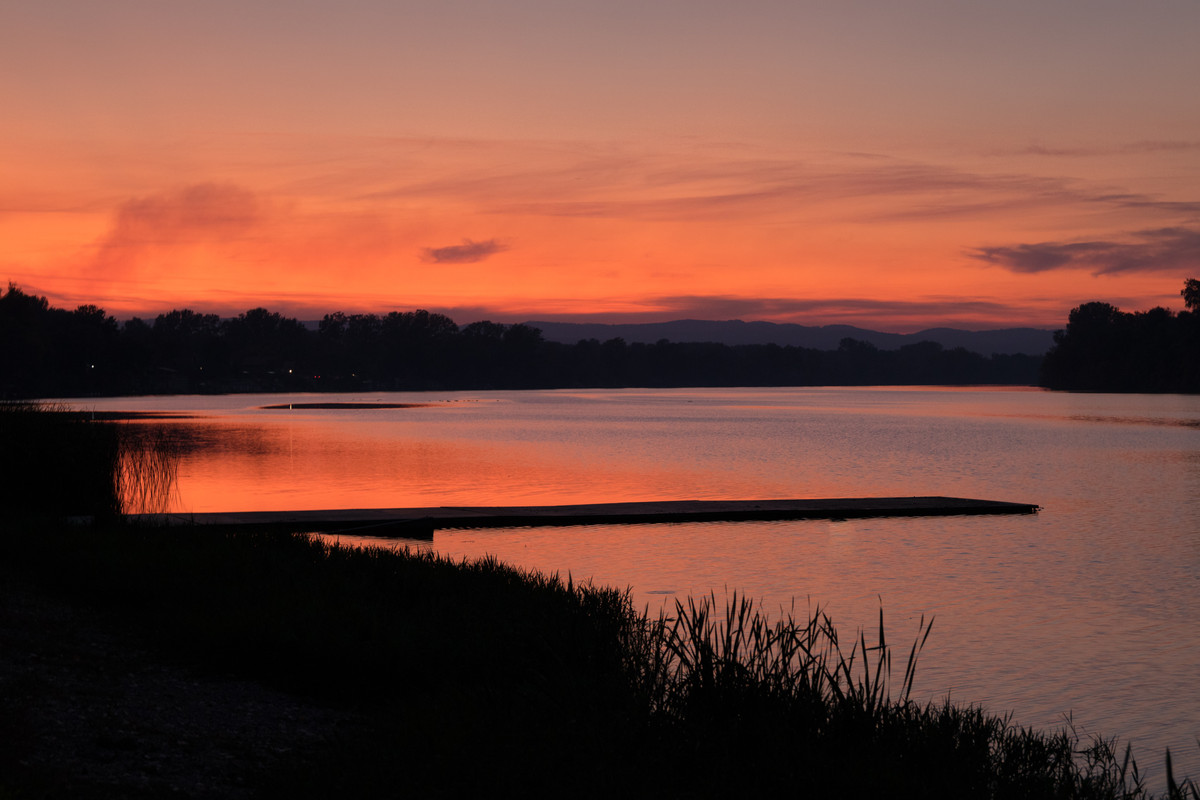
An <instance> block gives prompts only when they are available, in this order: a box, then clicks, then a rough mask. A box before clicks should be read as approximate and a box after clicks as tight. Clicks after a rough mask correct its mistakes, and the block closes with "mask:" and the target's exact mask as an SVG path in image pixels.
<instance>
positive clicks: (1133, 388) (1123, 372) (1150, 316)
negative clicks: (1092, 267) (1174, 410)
mask: <svg viewBox="0 0 1200 800" xmlns="http://www.w3.org/2000/svg"><path fill="white" fill-rule="evenodd" d="M1180 294H1181V295H1183V302H1184V306H1185V307H1186V310H1184V311H1181V312H1179V313H1178V314H1176V313H1174V312H1172V311H1170V310H1169V309H1166V308H1161V307H1157V308H1152V309H1150V310H1149V311H1133V312H1127V311H1121V310H1120V309H1119V308H1116V307H1115V306H1112V305H1110V304H1108V303H1101V302H1091V303H1085V304H1083V305H1081V306H1077V307H1075V308H1074V309H1072V310H1071V313H1070V316H1069V318H1068V321H1067V327H1066V328H1065V329H1063V330H1060V331H1058V332H1056V333H1055V334H1054V346H1053V347H1051V349H1050V351H1049V352H1048V353H1046V357H1045V359H1044V361H1043V363H1042V370H1041V376H1040V384H1041V385H1042V386H1045V387H1046V388H1049V389H1072V390H1076V391H1093V392H1186V393H1197V392H1200V280H1196V279H1195V278H1189V279H1187V280H1186V281H1184V285H1183V289H1182V290H1181V291H1180Z"/></svg>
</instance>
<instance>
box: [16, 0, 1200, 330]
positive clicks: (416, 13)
mask: <svg viewBox="0 0 1200 800" xmlns="http://www.w3.org/2000/svg"><path fill="white" fill-rule="evenodd" d="M1198 34H1200V3H1197V2H1195V0H1147V2H1142V3H1132V2H1112V1H1111V0H1037V1H1036V2H1027V0H1006V2H1003V3H993V2H984V1H983V0H958V1H957V2H950V1H949V0H915V1H912V2H904V1H902V0H889V1H886V2H883V1H881V2H865V1H863V0H844V1H843V2H820V3H818V2H807V1H806V0H787V2H774V1H773V0H740V1H739V2H736V3H735V2H706V1H705V0H690V1H689V2H678V1H677V0H660V1H659V2H653V1H652V0H638V2H627V1H626V0H603V2H590V1H585V0H579V1H578V2H576V1H573V0H554V1H548V0H505V1H504V2H483V1H482V0H473V1H472V0H440V1H439V2H437V3H432V2H429V3H425V2H422V3H413V2H405V0H342V1H341V2H336V3H334V2H323V1H318V0H287V2H282V0H279V1H275V0H272V1H270V2H254V1H253V0H238V2H226V0H206V1H205V2H191V1H190V0H167V1H166V2H164V1H163V0H105V2H102V3H98V2H94V0H55V2H49V3H42V2H32V1H30V2H22V1H21V0H17V2H13V3H5V4H4V5H3V8H2V9H0V109H2V111H0V285H7V283H12V284H15V285H16V286H17V287H19V288H20V289H21V290H22V291H25V292H27V293H34V294H38V295H44V296H46V297H47V298H48V299H49V300H50V302H51V304H52V305H56V306H59V307H64V308H74V307H75V306H77V305H80V304H85V303H91V304H96V305H99V306H101V307H103V308H104V309H105V310H106V311H108V312H109V313H110V314H113V315H115V316H117V317H118V318H128V317H129V316H133V315H137V316H142V317H153V316H155V315H157V314H159V313H164V312H166V311H169V310H172V309H175V308H191V309H193V310H197V311H202V312H204V313H219V314H221V315H222V316H232V315H236V314H238V313H240V312H243V311H245V310H247V309H250V308H254V307H259V306H263V307H266V308H268V309H270V310H272V311H279V312H282V313H284V314H286V315H288V316H294V317H299V318H301V319H320V318H321V317H322V316H323V315H324V314H326V313H330V312H333V311H344V312H346V313H365V312H370V313H384V312H387V311H392V310H402V311H403V310H412V309H416V308H425V309H429V310H431V311H438V312H441V313H445V314H448V315H449V316H450V317H451V318H453V319H454V320H455V321H456V322H459V323H460V324H466V323H468V322H472V321H476V320H480V319H491V320H494V321H499V322H516V321H523V320H530V319H536V320H574V321H605V322H635V321H643V322H649V321H663V320H671V319H682V318H691V319H721V320H724V319H745V320H771V321H776V322H797V323H801V324H806V325H825V324H834V323H848V324H855V325H859V326H861V327H867V328H873V329H877V330H887V331H895V332H911V331H916V330H921V329H924V328H929V327H935V326H951V327H960V328H968V329H974V330H979V329H992V328H1005V327H1017V326H1034V327H1043V328H1059V327H1062V326H1063V325H1064V324H1065V321H1066V317H1067V314H1068V313H1069V311H1070V309H1071V308H1072V307H1074V306H1077V305H1079V304H1081V303H1084V302H1089V301H1092V300H1102V301H1105V302H1110V303H1112V304H1114V305H1117V306H1119V307H1121V308H1123V309H1125V310H1139V309H1145V308H1150V307H1153V306H1159V305H1161V306H1165V307H1167V308H1171V309H1174V310H1179V309H1181V308H1182V307H1183V304H1182V298H1181V297H1180V296H1179V291H1180V289H1181V288H1182V286H1183V282H1184V280H1185V279H1186V278H1188V277H1200V99H1197V97H1198V96H1197V93H1196V85H1195V84H1196V78H1197V76H1200V47H1197V46H1196V39H1197V35H1198Z"/></svg>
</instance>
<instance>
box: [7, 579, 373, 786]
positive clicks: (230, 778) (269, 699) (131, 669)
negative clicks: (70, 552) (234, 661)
mask: <svg viewBox="0 0 1200 800" xmlns="http://www.w3.org/2000/svg"><path fill="white" fill-rule="evenodd" d="M356 722H357V721H356V718H355V717H354V716H353V715H352V714H351V713H350V712H348V711H345V710H341V709H336V708H331V707H329V706H323V705H321V704H319V703H316V702H314V701H311V700H309V699H306V698H301V697H295V696H292V695H289V694H286V693H283V692H280V691H277V690H274V689H271V688H268V687H265V686H262V685H260V684H256V683H253V682H249V681H244V680H237V679H234V678H230V677H227V676H220V675H213V674H211V673H209V672H206V671H203V670H200V669H197V668H194V667H192V666H189V665H187V664H182V663H178V662H177V661H175V660H174V659H172V658H170V657H166V656H164V655H163V654H162V653H160V652H158V651H156V650H155V649H154V648H153V647H151V646H150V645H148V644H147V642H146V641H145V638H144V637H143V636H140V635H139V633H138V632H137V631H136V630H134V629H133V628H132V627H130V626H129V625H128V624H127V623H125V622H123V621H122V620H120V619H119V618H117V617H115V616H113V615H111V614H107V613H103V612H100V611H98V610H96V609H92V608H88V607H86V606H85V605H84V604H82V603H79V602H69V601H66V600H64V599H62V598H59V597H54V596H50V595H47V594H45V593H44V592H41V591H38V590H36V589H35V588H34V587H33V586H31V585H30V584H29V582H28V581H26V580H25V579H24V578H22V577H21V576H19V575H16V574H13V573H12V572H11V571H10V570H5V569H4V568H3V567H2V565H0V798H7V797H22V798H24V797H71V798H89V797H91V798H97V797H104V798H108V797H131V798H139V797H147V798H149V797H155V798H159V797H186V798H249V797H254V796H257V795H258V790H259V788H260V785H261V782H262V780H263V778H264V776H267V775H269V774H270V773H271V771H272V770H273V769H278V768H279V767H280V765H281V764H285V763H287V762H288V761H289V760H291V759H294V758H296V757H303V756H304V754H305V753H306V752H309V751H316V750H319V749H320V748H321V747H322V746H323V745H324V744H325V743H327V742H329V741H331V739H332V738H333V737H336V736H338V735H339V733H341V732H344V731H346V730H348V729H349V728H351V727H353V726H354V725H356Z"/></svg>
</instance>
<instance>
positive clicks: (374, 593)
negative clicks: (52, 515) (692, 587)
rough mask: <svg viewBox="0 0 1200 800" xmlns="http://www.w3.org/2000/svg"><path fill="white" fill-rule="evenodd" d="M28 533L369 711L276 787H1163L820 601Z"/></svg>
mask: <svg viewBox="0 0 1200 800" xmlns="http://www.w3.org/2000/svg"><path fill="white" fill-rule="evenodd" d="M23 533H24V535H22V536H19V537H9V541H8V542H7V543H6V549H7V551H8V553H7V555H6V562H7V564H8V566H9V567H10V568H18V569H20V571H21V572H22V574H23V575H25V576H29V577H31V578H33V579H36V581H37V582H38V583H39V585H40V586H41V587H42V588H43V589H44V590H46V591H48V592H52V593H55V594H58V595H62V596H67V597H71V598H75V599H76V601H78V602H85V603H87V604H89V605H91V606H95V607H102V608H106V609H110V610H114V611H116V612H118V613H119V614H120V615H121V616H122V617H123V618H125V619H127V620H130V621H132V622H133V623H134V624H136V626H137V627H138V629H139V630H140V631H142V632H143V635H144V636H145V637H146V639H147V641H149V642H151V643H153V645H154V646H155V647H157V648H161V650H162V652H163V653H165V654H168V655H169V656H170V657H171V658H176V659H183V660H185V661H188V662H190V663H195V664H199V665H202V667H203V668H205V669H207V670H211V671H213V672H214V673H220V674H236V675H238V676H242V677H250V678H253V679H255V680H258V681H262V682H265V683H268V684H271V685H274V686H277V687H281V688H284V689H286V690H288V691H290V692H295V693H300V694H303V695H305V696H308V697H310V698H317V699H319V700H320V701H321V702H324V703H328V704H330V705H336V706H338V707H341V708H350V709H355V710H356V711H357V712H359V713H361V714H362V715H363V718H364V719H366V720H367V724H366V725H365V726H363V727H362V728H360V729H357V732H356V733H353V734H344V735H342V736H341V737H340V738H337V739H335V740H333V741H331V742H329V743H328V744H327V746H326V747H324V748H323V749H322V751H321V752H320V754H319V755H318V756H316V757H314V756H313V755H311V754H309V755H306V756H305V757H304V758H303V760H301V761H298V762H297V763H292V764H289V765H287V767H286V768H285V769H278V768H273V769H272V770H271V771H270V772H269V774H263V775H259V776H256V779H255V780H256V781H257V782H258V785H259V787H260V788H261V791H262V793H263V795H264V796H291V797H327V796H333V795H340V796H360V797H386V796H395V795H411V796H463V795H467V794H473V793H487V794H495V793H497V792H498V791H500V790H502V789H504V788H506V787H507V788H516V789H518V790H520V791H522V792H523V793H526V794H529V795H534V796H541V795H550V794H563V793H570V794H573V795H584V796H612V795H613V794H614V793H624V794H633V795H634V796H651V795H656V796H670V797H688V796H691V797H717V796H722V797H724V796H730V795H743V796H745V795H747V794H760V793H763V792H767V791H771V792H783V793H785V794H787V795H792V796H821V797H825V796H839V797H879V796H893V797H894V796H920V797H955V798H962V797H997V798H999V797H1013V798H1017V797H1020V798H1039V797H1046V798H1051V797H1053V798H1059V797H1063V798H1071V797H1080V798H1085V797H1086V798H1090V797H1106V798H1108V797H1145V796H1147V795H1146V793H1145V791H1144V789H1143V788H1142V787H1141V786H1140V785H1139V783H1138V780H1137V777H1136V768H1135V767H1134V765H1133V764H1132V762H1131V761H1129V760H1127V758H1128V756H1127V754H1126V753H1121V752H1117V751H1116V750H1115V748H1114V747H1112V746H1111V745H1110V744H1107V743H1104V742H1081V741H1079V740H1078V739H1077V738H1076V737H1075V736H1073V735H1072V734H1071V733H1070V732H1069V731H1064V732H1059V733H1039V732H1035V731H1030V730H1024V729H1019V728H1016V727H1014V726H1012V725H1010V724H1008V723H1007V722H1006V721H1005V720H1003V719H1000V718H997V717H994V716H990V715H988V714H986V713H984V712H983V711H981V710H979V709H975V708H966V707H957V706H948V705H921V704H918V703H915V702H913V701H912V700H911V699H910V698H909V696H908V692H909V688H910V686H911V680H912V675H913V671H914V669H916V661H917V655H918V654H919V650H920V645H921V644H922V643H923V640H924V637H925V636H927V635H928V633H929V630H928V627H927V626H923V627H922V630H921V631H920V632H919V634H918V639H917V640H916V641H915V642H913V643H911V644H910V646H905V647H904V648H902V652H901V653H900V657H898V658H897V660H896V663H894V664H893V662H892V658H893V653H892V649H891V647H890V646H889V645H888V644H887V642H886V641H885V633H884V630H883V626H882V624H881V625H880V628H879V630H878V631H873V632H872V635H870V636H867V635H864V634H860V635H859V636H857V637H855V638H854V639H853V640H851V641H843V640H841V639H839V636H838V632H837V629H836V627H835V626H834V624H833V623H832V622H831V621H830V620H829V619H827V618H826V617H824V616H823V615H821V614H819V613H818V614H816V615H814V616H813V617H812V618H811V619H801V620H794V619H782V620H777V621H773V622H772V621H770V620H767V619H766V618H765V617H764V616H763V615H762V614H760V613H758V611H757V610H756V609H754V608H753V607H752V606H750V605H749V604H748V603H746V602H744V601H740V600H736V599H735V600H734V601H733V602H732V603H730V604H728V605H727V606H726V607H725V608H724V609H723V610H722V609H721V608H719V607H718V606H716V605H715V604H714V603H713V602H712V601H711V599H709V600H707V601H700V602H691V601H689V603H688V604H686V605H682V606H680V607H679V608H678V609H677V613H676V614H674V615H673V616H672V617H671V618H659V619H647V618H645V617H644V616H642V615H639V614H638V613H636V612H635V611H634V609H633V608H632V606H631V604H630V602H629V600H628V597H627V595H625V594H623V593H621V592H618V591H615V590H612V589H605V588H597V587H591V586H580V585H578V584H573V583H572V582H571V581H570V580H567V581H563V580H560V579H558V578H555V577H547V576H543V575H538V574H528V573H522V572H520V571H517V570H514V569H512V568H509V567H507V566H504V565H502V564H499V563H496V562H495V561H481V562H474V563H465V564H455V563H451V562H448V561H446V560H443V559H440V558H437V557H434V556H431V555H428V554H414V553H407V552H390V551H384V550H378V549H372V550H353V549H349V548H345V547H338V546H330V545H327V544H324V543H321V542H319V541H316V540H312V539H309V538H306V537H303V536H289V535H258V534H245V535H233V534H231V535H213V534H211V533H206V532H203V531H199V530H175V529H172V530H171V531H169V532H168V531H165V530H137V529H129V528H122V527H119V526H117V527H111V528H107V529H93V528H86V529H79V528H70V527H63V526H45V527H41V528H39V529H37V530H33V529H29V530H25V531H24V532H23ZM893 670H894V672H895V675H896V677H895V678H893ZM0 785H2V784H0ZM1172 796H1180V797H1190V798H1196V797H1197V796H1200V795H1198V793H1197V791H1196V789H1195V787H1194V786H1192V785H1190V784H1188V785H1185V786H1183V787H1176V788H1175V789H1174V790H1173V794H1172Z"/></svg>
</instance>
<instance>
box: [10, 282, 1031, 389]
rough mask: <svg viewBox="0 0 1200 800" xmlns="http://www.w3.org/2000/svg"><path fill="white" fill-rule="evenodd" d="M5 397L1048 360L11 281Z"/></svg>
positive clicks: (795, 376)
mask: <svg viewBox="0 0 1200 800" xmlns="http://www.w3.org/2000/svg"><path fill="white" fill-rule="evenodd" d="M0 342H2V343H3V346H2V347H0V397H8V398H32V397H83V396H106V395H134V394H179V393H223V392H276V391H328V392H339V391H360V390H378V391H395V390H430V389H438V390H454V389H535V388H597V387H606V388H616V387H630V386H637V387H676V386H818V385H872V384H910V385H912V384H959V385H965V384H1025V385H1031V384H1033V383H1035V382H1036V380H1037V375H1038V368H1039V365H1040V362H1041V359H1040V357H1037V356H1029V355H1019V354H1018V355H999V354H997V355H992V356H983V355H980V354H978V353H973V352H970V351H967V350H965V349H963V348H953V349H944V348H943V347H942V346H941V345H939V344H937V343H934V342H921V343H918V344H914V345H907V346H905V347H901V348H900V349H898V350H880V349H878V348H877V347H875V346H874V345H871V344H869V343H866V342H861V341H857V340H854V339H844V340H842V342H841V345H840V346H839V347H838V349H836V350H828V351H826V350H816V349H811V348H804V347H795V346H781V345H774V344H763V345H725V344H720V343H714V342H671V341H667V340H665V339H664V340H661V341H658V342H656V343H653V344H644V343H629V342H626V341H624V340H623V339H620V338H615V339H610V340H608V341H604V342H601V341H598V340H596V339H584V340H581V341H579V342H576V343H575V344H563V343H559V342H550V341H547V340H546V339H544V338H543V337H542V334H541V332H540V331H539V330H538V329H537V328H533V327H530V326H528V325H522V324H512V325H506V324H501V323H496V322H490V321H482V322H473V323H471V324H469V325H464V326H462V327H460V326H459V325H457V324H456V323H455V322H454V321H453V320H451V319H450V318H449V317H447V316H445V315H442V314H436V313H431V312H429V311H425V310H416V311H392V312H390V313H387V314H383V315H377V314H345V313H342V312H335V313H331V314H326V315H325V317H324V318H323V319H322V320H321V321H320V323H319V324H318V325H317V326H316V329H315V330H312V329H310V328H308V327H306V326H305V325H304V324H303V323H301V322H300V321H298V320H296V319H292V318H288V317H285V316H282V315H280V314H278V313H275V312H271V311H268V310H267V309H265V308H254V309H250V310H249V311H246V312H245V313H243V314H239V315H238V316H237V317H234V318H228V319H221V318H219V317H218V316H217V315H215V314H204V313H200V312H197V311H193V310H191V309H181V310H180V309H177V310H174V311H171V312H169V313H165V314H160V315H158V316H157V317H156V318H154V319H153V320H144V319H140V318H137V317H135V318H133V319H130V320H128V321H126V322H124V323H123V324H122V323H119V322H118V321H117V320H116V319H115V318H114V317H112V316H110V315H108V314H107V313H106V312H105V311H104V310H103V309H101V308H99V307H97V306H94V305H82V306H79V307H78V308H76V309H74V310H71V311H68V310H65V309H60V308H54V307H52V306H50V304H49V302H48V301H47V299H46V298H44V297H38V296H36V295H32V294H27V293H25V292H22V291H21V290H20V289H19V288H18V287H16V286H15V285H13V284H11V283H10V284H9V287H8V290H7V291H6V292H3V294H2V295H0Z"/></svg>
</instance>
